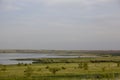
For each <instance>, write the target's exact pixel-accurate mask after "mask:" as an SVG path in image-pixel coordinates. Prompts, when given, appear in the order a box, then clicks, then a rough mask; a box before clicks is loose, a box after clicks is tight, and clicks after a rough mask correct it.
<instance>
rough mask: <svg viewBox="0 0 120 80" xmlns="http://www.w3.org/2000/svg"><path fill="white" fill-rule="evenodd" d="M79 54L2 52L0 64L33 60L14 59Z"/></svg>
mask: <svg viewBox="0 0 120 80" xmlns="http://www.w3.org/2000/svg"><path fill="white" fill-rule="evenodd" d="M75 57H79V56H60V55H55V54H54V55H53V54H41V53H40V54H39V53H0V64H18V63H32V62H33V61H31V60H26V61H17V60H13V59H26V58H75Z"/></svg>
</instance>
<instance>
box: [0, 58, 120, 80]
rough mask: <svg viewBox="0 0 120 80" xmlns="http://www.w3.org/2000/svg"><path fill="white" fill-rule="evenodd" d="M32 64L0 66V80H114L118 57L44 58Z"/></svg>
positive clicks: (117, 75) (118, 68)
mask: <svg viewBox="0 0 120 80" xmlns="http://www.w3.org/2000/svg"><path fill="white" fill-rule="evenodd" d="M34 60H35V61H36V63H34V64H22V63H19V64H17V65H0V80H116V79H118V80H119V78H120V57H119V56H109V57H96V58H69V59H68V58H54V59H53V58H51V59H49V58H44V59H34Z"/></svg>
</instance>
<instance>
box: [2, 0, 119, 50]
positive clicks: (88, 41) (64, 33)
mask: <svg viewBox="0 0 120 80" xmlns="http://www.w3.org/2000/svg"><path fill="white" fill-rule="evenodd" d="M0 49H69V50H71V49H72V50H73V49H75V50H78V49H80V50H83V49H84V50H86V49H87V50H94V49H100V50H117V49H120V0H0Z"/></svg>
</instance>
